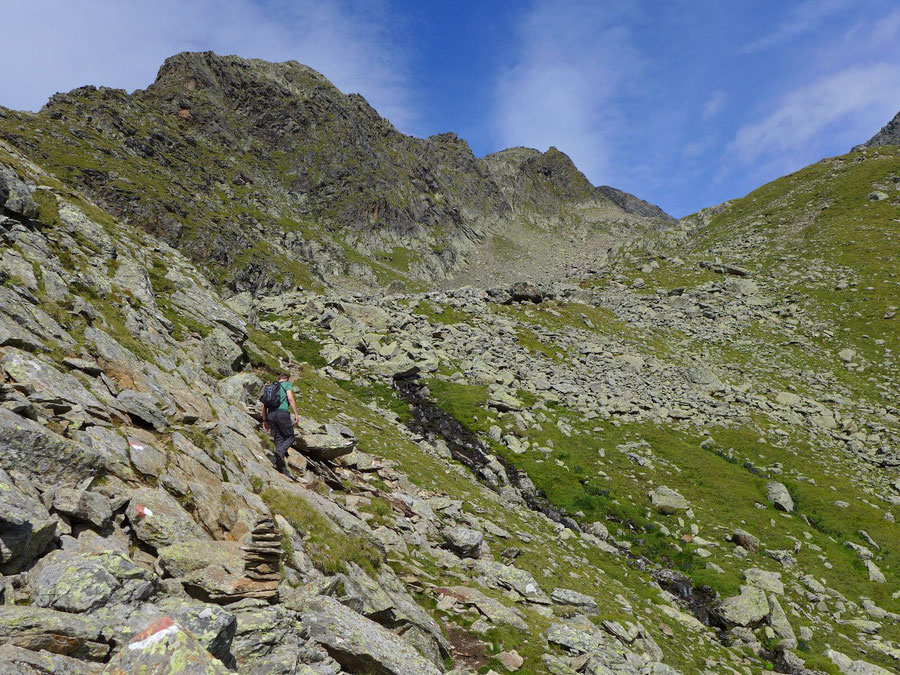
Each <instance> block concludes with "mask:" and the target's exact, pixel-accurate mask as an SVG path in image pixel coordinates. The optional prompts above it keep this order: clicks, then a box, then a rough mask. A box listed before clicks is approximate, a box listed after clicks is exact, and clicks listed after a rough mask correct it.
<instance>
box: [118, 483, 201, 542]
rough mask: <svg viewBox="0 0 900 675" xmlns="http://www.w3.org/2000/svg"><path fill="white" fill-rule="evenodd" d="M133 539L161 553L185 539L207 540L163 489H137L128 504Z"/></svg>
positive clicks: (192, 520)
mask: <svg viewBox="0 0 900 675" xmlns="http://www.w3.org/2000/svg"><path fill="white" fill-rule="evenodd" d="M127 514H128V519H129V521H130V522H131V525H132V527H133V528H134V534H135V536H136V537H137V538H138V539H140V540H141V541H143V542H144V543H145V544H148V545H149V546H152V547H153V548H156V549H161V548H164V547H166V546H170V545H171V544H174V543H177V542H183V541H186V540H189V539H208V537H207V536H206V535H205V533H204V532H203V530H202V529H201V528H200V526H199V525H197V523H196V522H195V521H194V519H193V518H191V516H190V514H189V513H188V512H187V511H185V510H184V508H183V507H182V506H181V505H180V504H179V503H178V502H177V501H176V500H175V498H174V497H172V496H171V495H170V494H169V493H168V492H166V491H165V490H164V489H163V488H157V489H155V490H154V489H152V488H139V489H137V490H135V491H134V492H133V493H132V495H131V499H130V501H129V503H128V511H127Z"/></svg>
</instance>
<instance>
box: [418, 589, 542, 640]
mask: <svg viewBox="0 0 900 675" xmlns="http://www.w3.org/2000/svg"><path fill="white" fill-rule="evenodd" d="M435 593H437V594H438V595H439V596H440V597H442V598H453V599H454V600H456V601H457V602H460V603H462V604H464V605H473V606H475V607H476V608H477V609H478V611H479V612H481V613H482V614H483V615H484V616H486V617H487V618H488V619H489V620H490V621H491V622H493V623H496V624H504V625H507V626H512V627H513V628H516V629H518V630H521V631H525V630H528V624H526V623H525V621H524V618H523V614H522V613H521V612H520V611H519V610H517V609H515V608H513V607H507V606H506V605H504V604H503V603H502V602H500V601H499V600H495V599H494V598H492V597H490V596H488V595H486V594H485V593H483V592H482V591H480V590H478V589H477V588H473V587H471V586H451V587H450V588H437V589H435Z"/></svg>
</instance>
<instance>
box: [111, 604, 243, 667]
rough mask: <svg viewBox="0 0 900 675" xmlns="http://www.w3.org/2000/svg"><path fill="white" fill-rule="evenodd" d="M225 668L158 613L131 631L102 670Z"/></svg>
mask: <svg viewBox="0 0 900 675" xmlns="http://www.w3.org/2000/svg"><path fill="white" fill-rule="evenodd" d="M228 672H230V671H229V670H228V669H227V668H226V667H225V665H224V664H223V663H222V662H221V661H219V660H218V659H216V658H215V657H213V656H212V654H210V653H209V652H208V651H206V649H204V648H203V645H201V644H200V643H199V642H198V641H197V638H195V637H194V636H193V635H192V634H191V633H189V632H188V631H186V630H185V629H184V628H183V627H182V626H181V625H180V624H178V623H177V622H176V621H175V620H174V619H173V618H172V617H171V616H168V615H166V616H163V617H160V618H159V619H157V620H156V621H154V622H153V623H152V624H150V625H149V626H148V627H147V628H146V629H144V630H143V631H141V632H140V633H138V634H137V635H135V636H134V637H133V638H132V639H131V641H130V642H129V643H128V644H127V645H126V646H125V648H124V649H122V650H121V651H120V652H119V653H118V654H116V655H115V656H114V657H113V659H112V661H110V663H109V665H108V666H107V667H106V669H105V670H104V671H103V673H104V675H125V674H126V673H128V674H131V673H160V674H162V673H166V674H171V675H175V674H176V673H177V674H178V675H219V674H220V673H223V674H224V673H228Z"/></svg>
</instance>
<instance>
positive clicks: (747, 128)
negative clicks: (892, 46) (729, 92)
mask: <svg viewBox="0 0 900 675" xmlns="http://www.w3.org/2000/svg"><path fill="white" fill-rule="evenodd" d="M898 104H900V64H896V63H885V62H880V63H873V64H869V65H859V66H853V67H850V68H845V69H843V70H840V71H838V72H835V73H832V74H830V75H827V76H824V77H821V78H820V79H818V80H816V81H814V82H812V83H811V84H809V85H806V86H803V87H800V88H798V89H795V90H794V91H792V92H790V93H789V94H787V95H786V96H785V97H784V98H783V99H782V100H781V102H780V103H779V104H777V106H776V108H775V110H774V111H773V112H771V113H770V114H768V115H766V116H765V117H764V118H762V119H760V120H757V121H755V122H751V123H749V124H745V125H744V126H742V127H741V128H740V129H738V131H737V134H736V135H735V137H734V140H733V141H732V142H731V143H730V144H729V146H728V151H729V155H732V154H733V155H735V156H737V158H738V159H740V160H741V161H742V162H744V163H746V164H760V165H762V166H763V167H767V168H769V169H777V170H792V169H794V168H796V167H797V166H798V165H802V164H804V163H807V162H810V161H813V160H815V159H818V158H819V157H817V156H816V153H817V152H819V151H820V148H824V147H829V146H830V147H834V146H835V142H837V143H838V144H839V145H840V147H844V148H845V150H849V149H850V146H851V145H853V144H855V143H861V142H862V141H864V140H866V139H867V138H868V137H869V136H870V135H871V134H872V133H873V132H872V130H873V128H874V129H878V128H880V126H881V125H882V124H884V123H885V122H886V121H887V120H889V119H890V118H891V117H893V116H894V114H895V113H896V112H897V107H898Z"/></svg>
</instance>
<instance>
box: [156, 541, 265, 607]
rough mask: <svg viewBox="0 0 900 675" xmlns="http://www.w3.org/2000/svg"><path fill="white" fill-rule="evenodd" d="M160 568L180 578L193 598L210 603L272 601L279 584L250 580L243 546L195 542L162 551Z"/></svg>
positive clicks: (229, 543) (185, 542) (171, 546)
mask: <svg viewBox="0 0 900 675" xmlns="http://www.w3.org/2000/svg"><path fill="white" fill-rule="evenodd" d="M158 564H159V567H160V569H161V570H163V571H164V572H165V573H166V574H167V575H169V576H172V577H175V578H177V579H178V580H179V581H180V582H181V583H182V584H183V585H184V587H185V588H186V589H187V590H188V592H189V593H191V595H194V596H195V597H199V598H202V599H204V600H209V601H211V602H220V603H224V602H233V601H235V600H239V599H241V598H254V597H256V598H270V597H272V596H273V595H275V594H276V589H277V587H278V580H277V579H275V580H259V579H254V578H252V577H250V576H248V572H247V570H246V569H245V553H244V551H243V550H242V545H241V543H240V542H236V541H213V540H210V539H193V540H187V541H183V542H179V543H177V544H172V545H170V546H167V547H166V548H163V549H161V550H160V552H159V560H158Z"/></svg>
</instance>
